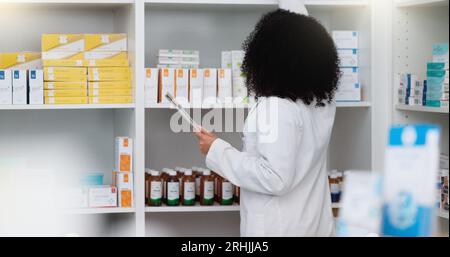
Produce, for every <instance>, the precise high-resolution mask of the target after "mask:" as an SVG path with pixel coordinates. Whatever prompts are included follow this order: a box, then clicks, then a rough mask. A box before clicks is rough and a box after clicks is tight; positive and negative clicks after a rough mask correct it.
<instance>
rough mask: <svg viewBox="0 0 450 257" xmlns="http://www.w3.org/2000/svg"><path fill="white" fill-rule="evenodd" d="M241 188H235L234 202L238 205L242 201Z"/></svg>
mask: <svg viewBox="0 0 450 257" xmlns="http://www.w3.org/2000/svg"><path fill="white" fill-rule="evenodd" d="M240 198H241V188H240V187H238V186H234V201H235V202H236V203H240V201H241V199H240Z"/></svg>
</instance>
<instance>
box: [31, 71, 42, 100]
mask: <svg viewBox="0 0 450 257" xmlns="http://www.w3.org/2000/svg"><path fill="white" fill-rule="evenodd" d="M28 92H29V104H44V71H43V70H29V71H28Z"/></svg>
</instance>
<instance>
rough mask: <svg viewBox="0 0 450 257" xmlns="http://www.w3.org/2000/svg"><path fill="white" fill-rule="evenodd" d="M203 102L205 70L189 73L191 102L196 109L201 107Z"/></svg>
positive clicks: (193, 70) (195, 70)
mask: <svg viewBox="0 0 450 257" xmlns="http://www.w3.org/2000/svg"><path fill="white" fill-rule="evenodd" d="M202 101H203V70H202V69H191V70H190V71H189V102H190V103H191V105H192V106H194V107H201V106H202Z"/></svg>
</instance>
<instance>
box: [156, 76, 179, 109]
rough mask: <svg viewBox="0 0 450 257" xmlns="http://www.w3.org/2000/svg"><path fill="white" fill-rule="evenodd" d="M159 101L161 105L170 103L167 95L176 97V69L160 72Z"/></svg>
mask: <svg viewBox="0 0 450 257" xmlns="http://www.w3.org/2000/svg"><path fill="white" fill-rule="evenodd" d="M159 80H160V83H159V87H160V88H159V99H160V102H161V103H168V102H169V101H168V100H167V99H166V97H165V95H166V94H167V93H170V94H172V96H174V97H175V96H176V95H175V69H170V68H164V69H161V70H160V76H159Z"/></svg>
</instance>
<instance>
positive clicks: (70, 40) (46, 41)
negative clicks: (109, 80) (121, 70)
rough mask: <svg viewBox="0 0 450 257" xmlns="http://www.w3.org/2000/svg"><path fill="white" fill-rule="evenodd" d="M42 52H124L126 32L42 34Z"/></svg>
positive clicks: (125, 49) (125, 48)
mask: <svg viewBox="0 0 450 257" xmlns="http://www.w3.org/2000/svg"><path fill="white" fill-rule="evenodd" d="M41 39H42V41H41V46H42V52H43V53H46V52H88V51H96V52H126V51H127V35H126V34H43V35H42V37H41Z"/></svg>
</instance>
